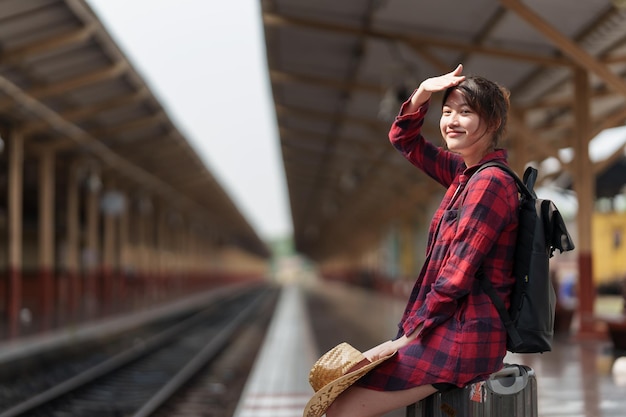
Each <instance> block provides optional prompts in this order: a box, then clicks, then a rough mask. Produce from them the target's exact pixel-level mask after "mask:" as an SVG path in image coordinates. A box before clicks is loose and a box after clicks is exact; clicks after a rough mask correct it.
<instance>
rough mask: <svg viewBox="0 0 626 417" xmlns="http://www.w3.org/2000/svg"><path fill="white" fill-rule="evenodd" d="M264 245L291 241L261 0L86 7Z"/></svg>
mask: <svg viewBox="0 0 626 417" xmlns="http://www.w3.org/2000/svg"><path fill="white" fill-rule="evenodd" d="M87 3H88V4H89V5H90V6H91V7H92V9H93V10H94V11H95V13H96V14H97V15H98V16H99V17H100V20H101V21H102V23H103V24H104V26H105V27H106V28H107V30H108V31H109V33H110V34H111V36H112V37H113V39H114V40H115V41H116V43H117V44H118V46H119V47H120V49H121V50H122V51H123V52H124V54H125V55H126V56H127V58H128V59H129V61H130V62H131V63H132V65H133V66H134V68H135V69H136V70H137V71H138V72H139V74H140V75H141V76H142V78H143V79H144V80H145V82H146V83H147V84H148V85H149V87H150V89H151V90H152V92H153V93H154V94H155V96H156V97H157V98H158V99H159V101H160V102H161V105H162V106H163V107H164V108H165V109H166V111H167V112H168V114H169V116H170V118H171V119H172V121H173V122H174V123H175V124H176V126H177V127H178V129H179V130H180V131H181V133H182V134H183V135H184V136H185V137H186V138H187V139H188V140H189V142H190V143H191V145H192V146H193V147H194V148H195V149H196V150H197V152H198V153H199V154H200V156H201V157H202V159H203V160H204V161H205V163H206V164H207V166H208V168H209V170H210V171H211V173H212V174H213V175H214V176H215V177H216V179H217V180H218V182H219V183H220V184H221V185H222V187H223V188H224V189H225V190H226V192H227V193H228V195H229V196H230V197H231V199H232V200H233V201H234V203H235V205H236V206H237V207H238V208H239V210H240V211H241V213H242V214H243V215H244V217H245V218H246V219H247V220H248V222H249V223H250V224H251V225H252V227H253V228H254V229H255V230H256V231H257V233H258V234H259V236H260V237H261V238H263V239H272V238H276V237H283V236H286V235H289V234H291V233H292V229H291V215H290V212H289V205H288V198H287V188H286V181H285V178H284V169H283V163H282V157H281V154H280V144H279V139H278V134H277V131H276V123H275V115H274V108H273V104H272V99H271V87H270V85H269V79H268V76H267V63H266V58H265V41H264V38H263V29H262V22H261V17H260V2H259V1H258V0H221V1H220V0H218V1H215V0H87Z"/></svg>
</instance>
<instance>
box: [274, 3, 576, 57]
mask: <svg viewBox="0 0 626 417" xmlns="http://www.w3.org/2000/svg"><path fill="white" fill-rule="evenodd" d="M263 22H264V24H265V25H266V26H293V27H302V28H308V29H315V30H321V31H329V32H337V33H344V34H347V35H353V36H369V37H372V38H377V39H382V40H387V41H402V42H406V43H407V44H410V45H417V46H424V45H428V46H435V47H439V48H445V49H454V50H457V51H462V52H465V53H477V54H484V55H491V56H496V57H500V58H503V59H515V60H521V61H527V62H533V63H536V64H540V65H544V66H569V65H571V62H570V61H569V60H568V59H564V58H560V57H552V56H548V55H541V54H529V53H526V52H521V51H511V50H510V49H501V48H493V47H487V46H481V45H472V44H470V43H463V42H455V41H451V40H448V39H440V38H435V37H429V36H422V35H414V34H410V35H409V34H402V33H394V32H386V31H382V30H378V29H371V28H370V29H363V28H358V27H350V26H347V25H338V24H330V23H324V22H319V21H315V20H310V19H302V18H297V17H287V16H283V15H279V14H276V13H267V12H266V13H263Z"/></svg>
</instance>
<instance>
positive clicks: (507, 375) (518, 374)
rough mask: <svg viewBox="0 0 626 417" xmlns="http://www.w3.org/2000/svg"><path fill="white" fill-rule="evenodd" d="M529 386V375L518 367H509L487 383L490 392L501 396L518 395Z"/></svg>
mask: <svg viewBox="0 0 626 417" xmlns="http://www.w3.org/2000/svg"><path fill="white" fill-rule="evenodd" d="M527 384H528V373H527V372H526V371H525V370H524V369H522V367H520V366H517V365H508V366H505V367H504V368H502V369H501V370H499V371H498V372H495V373H493V374H492V375H491V377H490V378H489V379H488V380H487V381H486V385H487V387H488V389H489V390H491V391H493V392H494V393H496V394H500V395H511V394H517V393H518V392H520V391H522V390H523V389H524V388H525V387H526V385H527Z"/></svg>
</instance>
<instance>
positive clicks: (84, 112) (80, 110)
mask: <svg viewBox="0 0 626 417" xmlns="http://www.w3.org/2000/svg"><path fill="white" fill-rule="evenodd" d="M148 96H149V94H148V90H147V89H145V88H142V89H141V90H139V91H137V92H135V93H132V94H127V95H125V96H115V97H114V98H112V99H110V100H105V101H101V102H98V103H93V104H90V105H84V106H79V107H75V108H73V109H70V110H67V111H63V112H59V116H61V117H62V118H63V119H65V120H67V121H70V122H74V123H75V122H78V121H80V120H83V119H86V118H89V117H93V116H95V115H97V114H99V113H103V112H105V111H108V110H111V109H114V108H117V107H123V106H126V105H129V104H133V103H137V102H139V101H141V100H143V99H145V98H147V97H148ZM47 128H48V125H47V124H46V122H44V121H41V120H37V121H35V122H33V123H30V124H28V125H26V126H25V127H24V134H25V135H27V136H28V135H32V134H35V133H39V132H41V131H44V130H46V129H47Z"/></svg>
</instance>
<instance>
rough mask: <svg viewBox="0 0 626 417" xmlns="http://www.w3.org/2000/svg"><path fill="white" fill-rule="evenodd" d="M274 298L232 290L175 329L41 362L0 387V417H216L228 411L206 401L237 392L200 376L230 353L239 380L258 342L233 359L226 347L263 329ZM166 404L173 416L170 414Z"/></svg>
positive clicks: (270, 292)
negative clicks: (254, 329)
mask: <svg viewBox="0 0 626 417" xmlns="http://www.w3.org/2000/svg"><path fill="white" fill-rule="evenodd" d="M276 295H277V290H276V289H271V288H270V289H268V288H263V289H260V288H255V289H248V290H246V291H240V292H238V293H236V294H233V295H231V296H229V297H225V298H223V299H220V300H219V301H218V302H215V303H214V304H213V305H211V306H210V307H208V308H207V309H205V310H202V311H198V312H195V313H193V314H188V315H187V316H185V317H182V318H179V319H178V320H176V322H175V323H165V324H160V325H155V326H151V327H149V328H144V329H141V330H140V331H137V332H133V333H131V334H127V335H124V336H123V337H120V338H119V339H116V340H113V341H107V343H105V344H103V345H95V346H89V347H86V348H85V349H89V350H88V351H85V352H82V353H81V354H76V352H73V354H71V355H67V354H66V355H65V356H64V357H62V359H59V360H57V361H55V360H54V359H53V358H48V360H47V361H44V363H43V364H42V365H41V368H40V369H38V370H30V375H28V377H27V378H25V379H24V381H22V379H20V381H22V382H18V381H16V380H4V381H2V382H1V383H0V417H14V416H27V417H29V416H32V417H34V416H45V417H51V416H63V417H66V416H77V417H108V416H112V417H122V416H124V417H126V416H129V417H130V416H132V417H141V416H155V415H162V416H165V415H167V416H174V415H177V416H178V415H181V416H184V415H196V416H197V415H207V416H218V415H220V414H219V412H220V410H218V409H217V408H220V409H224V408H227V407H228V405H225V404H213V405H211V404H208V405H207V404H206V398H211V396H212V394H213V396H215V395H214V394H218V396H222V397H224V396H226V397H230V398H236V397H237V396H238V393H232V392H231V393H229V394H228V395H226V392H225V391H228V390H229V388H228V387H226V386H225V384H224V383H221V382H220V383H216V382H214V381H213V382H212V381H211V378H210V377H209V378H207V372H209V371H208V369H210V368H212V367H213V368H215V367H217V368H219V364H216V363H215V362H216V361H215V359H216V358H218V357H220V356H222V357H223V356H226V357H228V354H230V355H231V358H230V361H231V362H232V363H233V364H234V365H233V366H239V367H243V366H244V364H246V363H247V365H245V366H246V367H248V369H240V370H238V371H237V372H238V373H239V374H246V375H247V372H248V371H249V367H250V366H251V365H252V361H251V360H250V355H252V356H253V355H254V354H253V353H251V351H250V349H258V346H259V345H260V343H261V342H262V337H258V335H257V337H255V338H254V340H252V341H251V340H248V341H245V343H243V345H245V346H247V349H248V351H247V352H244V351H241V352H240V353H239V356H240V357H237V352H238V351H237V349H233V348H232V347H233V346H237V341H238V339H241V336H243V335H246V334H248V333H249V332H246V330H245V329H246V328H247V327H248V328H249V327H250V326H251V325H253V324H254V323H257V326H259V325H260V326H263V325H267V322H269V317H270V316H271V312H272V310H273V306H274V303H275V300H276ZM259 323H260V324H259ZM251 342H252V343H251ZM239 343H240V344H241V341H239ZM255 352H256V350H255ZM233 354H235V357H234V358H233V357H232V355H233ZM217 362H219V361H217ZM231 373H232V370H231ZM203 374H204V377H203ZM243 379H244V380H245V375H244V378H243ZM240 380H241V378H240ZM207 381H208V383H207ZM238 385H239V389H241V386H242V383H241V382H240V383H239V384H238ZM194 390H195V391H196V392H197V391H202V392H203V394H195V395H196V399H195V400H194V399H193V396H191V397H189V396H185V395H183V394H182V393H184V392H193V391H194ZM199 397H200V398H204V399H205V403H204V406H205V409H204V410H203V412H204V414H199V413H197V412H196V413H195V414H190V413H189V412H188V411H189V407H191V408H194V409H196V411H197V407H202V405H201V404H200V405H198V401H197V398H199ZM171 403H176V406H175V408H176V409H178V410H180V411H176V412H175V413H176V414H173V413H174V412H173V411H172V410H173V407H174V406H172V404H171ZM186 403H189V404H191V403H193V406H191V405H189V404H188V405H186ZM164 409H168V410H169V411H168V412H167V414H164V411H163V410H164Z"/></svg>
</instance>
